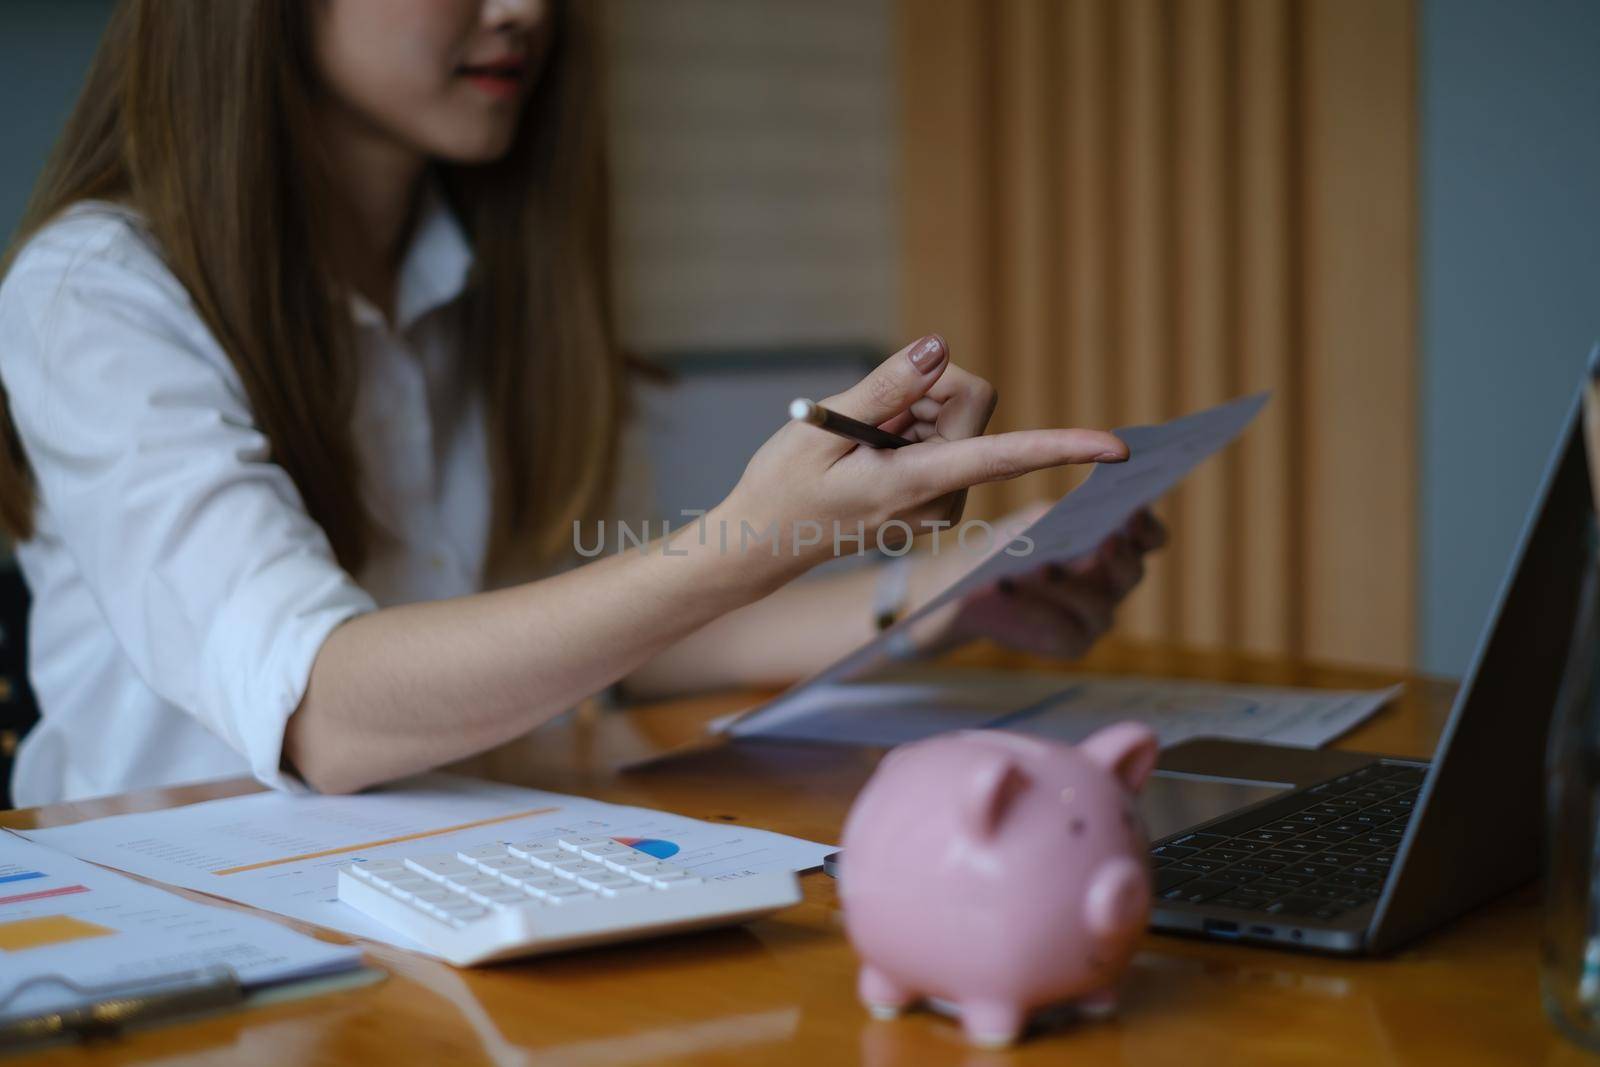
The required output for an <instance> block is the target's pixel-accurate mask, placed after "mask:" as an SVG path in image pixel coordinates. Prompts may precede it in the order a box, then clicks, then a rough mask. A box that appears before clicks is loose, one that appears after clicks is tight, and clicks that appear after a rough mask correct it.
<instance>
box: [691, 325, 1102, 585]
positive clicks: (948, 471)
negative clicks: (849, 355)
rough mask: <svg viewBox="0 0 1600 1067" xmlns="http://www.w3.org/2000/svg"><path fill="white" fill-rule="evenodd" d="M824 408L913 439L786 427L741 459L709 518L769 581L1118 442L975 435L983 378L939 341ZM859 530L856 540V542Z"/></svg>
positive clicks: (1078, 436)
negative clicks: (892, 443)
mask: <svg viewBox="0 0 1600 1067" xmlns="http://www.w3.org/2000/svg"><path fill="white" fill-rule="evenodd" d="M823 403H824V405H825V406H826V407H829V408H831V409H833V410H834V411H837V412H839V413H840V414H843V415H848V416H850V417H851V418H854V419H858V420H860V421H862V422H866V423H871V424H873V425H877V426H882V427H883V428H884V429H886V430H888V431H890V432H891V433H898V434H901V435H902V436H905V437H907V438H909V439H910V440H912V441H914V442H916V443H915V444H912V445H909V446H907V447H904V448H898V449H882V450H880V449H874V448H868V447H865V446H862V445H857V444H855V443H854V442H851V441H847V440H844V439H842V438H839V437H836V436H834V435H833V434H830V433H826V432H824V431H822V430H818V429H817V428H815V427H813V426H807V425H802V424H798V423H790V424H789V425H786V426H784V427H783V428H782V429H780V430H779V431H778V432H777V433H775V434H773V435H772V437H771V438H770V439H768V441H767V442H766V444H764V445H763V446H762V447H761V449H760V450H759V451H758V452H757V453H756V454H755V456H754V457H752V458H751V460H750V463H749V465H748V466H747V467H746V468H745V472H744V475H743V477H741V478H740V479H739V484H738V485H736V486H735V487H734V489H733V491H732V492H731V493H729V495H728V498H727V499H726V500H725V501H723V503H722V504H720V505H719V506H718V507H717V508H716V509H715V510H714V511H713V512H712V513H711V514H710V515H709V516H708V518H710V519H711V520H713V521H714V522H715V523H716V525H717V527H718V529H717V532H716V533H715V534H709V532H708V531H704V530H703V531H702V536H707V535H708V534H709V536H721V537H726V541H725V542H723V543H725V544H726V546H727V551H729V552H735V551H741V552H743V553H745V554H746V555H747V556H748V557H749V558H750V559H751V560H752V561H766V562H768V563H769V564H770V565H769V567H768V574H769V577H770V580H771V581H772V583H773V588H776V587H777V585H781V584H782V583H783V582H786V581H788V580H789V579H790V578H793V577H795V576H796V575H798V574H799V573H801V572H802V571H804V570H806V569H809V568H810V567H812V566H814V565H815V564H817V563H819V562H821V561H822V560H823V559H825V558H828V557H831V556H833V555H836V554H838V553H840V552H849V553H854V552H856V551H857V550H858V547H864V548H866V549H871V548H873V547H876V546H877V545H878V544H879V539H880V538H881V539H882V542H881V543H882V544H883V545H886V546H890V547H893V546H895V545H897V544H899V543H900V542H901V541H903V540H904V538H905V536H907V535H908V534H916V533H922V532H924V531H925V530H926V529H931V528H932V527H931V526H924V524H925V523H939V524H942V523H946V522H949V523H954V522H958V521H959V520H960V518H961V510H962V507H963V504H964V501H965V490H966V488H967V487H968V486H971V485H977V484H978V483H980V482H992V481H1000V480H1003V479H1007V478H1015V477H1017V476H1018V475H1022V474H1027V473H1029V472H1030V471H1036V470H1042V469H1044V468H1047V467H1057V466H1062V465H1064V464H1068V463H1119V462H1121V461H1123V460H1125V459H1127V458H1128V449H1127V446H1126V445H1125V444H1123V443H1122V441H1120V440H1119V439H1118V438H1116V437H1114V436H1113V435H1111V434H1109V433H1105V432H1103V431H1099V430H1021V431H1017V432H1013V433H1003V434H993V435H989V436H983V430H984V428H985V427H986V426H987V425H988V422H989V416H990V415H991V414H992V413H993V411H994V406H995V391H994V388H993V386H991V385H990V384H989V383H988V382H986V381H984V380H983V379H981V378H979V377H977V376H976V375H973V374H970V373H968V372H966V371H963V370H961V369H960V368H958V367H956V366H954V365H953V364H952V363H951V362H950V354H949V352H948V350H947V349H946V346H945V343H944V340H943V338H941V337H939V336H938V335H937V334H934V335H930V336H928V337H924V338H922V339H921V340H919V341H917V342H915V343H914V344H912V345H909V346H907V347H906V348H904V349H902V350H901V351H899V352H897V353H895V354H894V355H893V356H891V357H889V358H888V359H887V360H885V361H884V362H883V363H882V364H880V365H879V366H878V367H877V368H876V369H875V370H873V372H872V373H871V374H869V375H868V376H867V377H866V378H864V379H862V380H861V381H860V382H859V383H858V384H856V385H855V386H854V387H852V388H851V389H849V390H848V391H846V392H844V393H840V394H839V395H838V396H834V397H829V398H828V399H827V400H825V401H823ZM858 538H859V540H858Z"/></svg>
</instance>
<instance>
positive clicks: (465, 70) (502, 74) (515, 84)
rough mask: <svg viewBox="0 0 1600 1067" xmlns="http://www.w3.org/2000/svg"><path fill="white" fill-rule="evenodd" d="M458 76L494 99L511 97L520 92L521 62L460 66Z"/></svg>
mask: <svg viewBox="0 0 1600 1067" xmlns="http://www.w3.org/2000/svg"><path fill="white" fill-rule="evenodd" d="M459 73H460V76H461V77H463V78H465V79H466V80H467V81H468V82H469V83H471V84H472V85H473V86H474V87H476V88H477V89H478V91H480V92H482V93H483V94H484V95H486V96H489V97H492V98H494V99H496V100H509V99H513V98H515V97H517V96H519V95H521V93H522V73H523V65H522V63H521V62H520V61H519V62H515V63H495V64H485V65H483V66H473V67H462V68H461V69H460V72H459Z"/></svg>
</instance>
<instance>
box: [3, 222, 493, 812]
mask: <svg viewBox="0 0 1600 1067" xmlns="http://www.w3.org/2000/svg"><path fill="white" fill-rule="evenodd" d="M470 265H471V253H470V250H469V247H468V244H467V241H466V239H465V237H464V235H463V234H462V232H461V230H460V228H459V226H458V225H457V223H456V220H455V219H454V217H453V216H452V215H451V213H450V212H449V210H448V209H447V208H446V207H445V206H444V205H443V203H442V201H440V200H439V199H438V198H437V197H436V196H433V195H431V194H430V196H429V198H428V199H427V201H426V204H425V208H424V210H423V211H422V213H421V214H420V216H419V219H418V223H417V228H416V231H415V234H414V237H413V239H412V242H411V245H410V247H409V249H408V250H407V252H406V255H405V257H404V260H403V265H402V268H401V271H400V274H399V279H398V282H399V284H398V291H397V298H398V299H397V303H396V317H395V322H394V324H393V326H392V327H391V325H390V324H389V323H388V322H386V321H385V319H384V317H383V316H382V315H381V314H379V313H378V312H377V311H376V310H374V309H373V308H372V307H371V306H370V305H366V304H363V303H362V302H360V301H357V302H356V306H355V309H354V317H355V321H356V331H357V343H358V346H359V354H360V358H361V361H362V379H361V386H360V391H359V402H358V409H357V412H356V424H355V427H354V429H355V440H356V441H357V442H358V447H359V450H360V459H361V463H362V474H363V478H364V484H363V485H362V487H361V491H362V492H363V494H364V500H365V503H366V505H367V507H368V509H369V511H370V513H371V514H372V516H373V518H374V520H375V521H376V523H377V525H378V527H379V530H380V536H378V537H377V538H375V541H376V543H375V544H374V546H373V551H372V555H371V560H370V562H369V563H367V565H366V566H365V568H364V570H363V571H362V573H361V574H360V575H358V576H355V577H352V576H351V575H349V574H347V573H346V572H345V571H344V570H343V569H341V568H340V566H339V564H338V562H337V561H336V560H335V559H334V556H333V553H332V550H331V549H330V547H329V545H328V542H327V539H326V537H325V536H324V535H323V532H322V530H321V528H320V527H318V526H317V524H316V523H315V522H313V521H312V519H311V518H310V516H309V515H308V514H307V513H306V510H305V507H304V505H303V503H302V501H301V498H300V494H299V493H298V492H297V491H296V489H295V487H294V484H293V482H292V481H291V480H290V479H289V477H288V475H287V474H286V473H285V472H284V470H283V469H282V468H281V467H279V466H277V465H276V464H275V463H273V462H272V461H271V459H270V458H269V451H268V445H267V439H266V437H265V436H264V435H263V434H262V433H261V432H260V430H258V429H257V428H256V425H255V422H254V419H253V418H252V416H251V411H250V406H249V403H248V401H247V398H246V395H245V391H244V387H243V385H242V384H241V382H240V380H239V377H238V375H237V373H236V372H235V371H234V368H233V366H232V364H231V363H230V362H229V361H228V358H227V355H226V354H225V353H224V352H223V350H222V349H221V347H219V346H218V344H217V342H216V340H215V339H214V338H213V337H212V335H211V333H210V331H209V330H208V329H207V328H206V326H205V324H204V323H203V322H202V320H201V319H200V317H199V316H198V315H197V314H196V313H195V311H194V308H193V305H192V304H191V302H190V299H189V296H188V294H187V292H186V291H185V290H184V288H183V287H182V285H180V284H179V282H178V281H177V279H176V278H174V277H173V275H172V274H171V272H170V271H168V270H167V268H166V267H165V265H164V264H163V262H162V259H161V256H160V254H159V252H158V251H157V249H156V247H155V245H154V243H153V241H152V239H151V238H150V237H149V235H148V234H147V233H146V232H145V231H143V230H142V229H141V227H140V223H139V219H138V216H137V215H135V214H134V213H132V212H130V211H128V210H126V209H123V208H119V207H116V206H113V205H109V204H104V203H86V204H80V205H78V206H77V207H75V208H73V209H72V210H71V211H69V212H67V213H66V214H65V215H63V216H62V217H61V218H60V219H58V220H56V221H54V222H53V223H51V224H50V225H49V226H47V227H46V228H45V229H43V230H42V231H41V232H40V233H39V234H38V235H36V236H35V237H34V238H33V239H32V240H31V241H29V243H28V244H27V246H26V248H25V249H24V250H23V251H22V253H21V255H20V256H19V257H18V258H17V260H16V261H15V264H14V265H13V267H12V269H11V271H10V273H9V274H8V275H7V276H6V277H5V279H4V282H3V284H0V379H3V381H4V384H5V388H6V391H7V393H8V394H9V397H10V405H11V414H12V417H13V418H14V420H15V421H16V425H17V430H18V432H19V434H20V435H21V439H22V443H23V446H24V449H25V451H26V453H27V456H28V459H29V462H30V463H31V465H32V467H33V472H34V475H35V477H36V480H37V485H38V488H39V508H38V512H37V532H36V534H35V536H34V537H33V538H32V539H31V540H29V541H28V542H27V543H25V544H21V545H18V546H17V547H16V553H17V559H18V562H19V564H20V565H21V567H22V571H23V575H24V577H25V578H26V579H27V583H28V586H29V588H30V589H31V590H32V594H33V609H32V617H31V619H30V621H29V626H30V629H29V637H30V645H31V647H30V655H29V672H30V676H31V679H32V682H33V686H34V689H35V691H36V693H37V695H38V698H39V704H40V708H41V711H42V713H43V721H42V722H40V723H39V724H38V726H36V727H35V728H34V729H33V730H32V731H31V732H30V733H29V734H28V736H27V738H26V739H25V740H24V742H23V744H22V749H21V752H20V754H19V756H18V762H17V768H16V777H15V781H14V783H13V785H14V793H15V796H16V798H17V801H18V803H21V804H30V805H31V804H42V803H47V802H51V801H58V800H70V799H74V798H78V797H86V796H94V795H102V794H107V793H115V792H120V791H124V790H128V789H134V788H139V787H143V786H153V785H165V784H170V783H175V782H184V781H194V780H199V779H206V778H217V777H224V776H231V775H239V774H253V775H254V776H255V777H257V778H258V779H260V780H261V781H263V782H265V783H268V784H270V785H275V786H278V787H280V788H294V787H296V783H295V782H293V780H292V779H290V778H289V777H288V776H286V775H285V774H284V773H283V772H282V770H281V768H280V761H281V751H282V746H283V732H284V725H285V723H286V722H287V720H288V718H289V716H290V714H291V713H292V712H293V711H294V709H295V708H296V706H297V705H298V704H299V702H300V699H301V696H302V694H303V693H304V691H305V687H306V682H307V679H308V677H309V675H310V671H311V664H312V661H313V660H314V659H315V657H316V655H317V651H318V649H319V648H320V647H321V645H322V642H323V640H324V638H326V637H327V635H328V633H329V632H330V631H331V630H332V629H333V628H334V627H335V626H337V625H338V624H339V623H341V622H343V621H344V620H346V619H348V618H350V617H351V616H352V615H355V614H357V613H358V612H363V611H368V610H371V609H372V608H374V607H375V606H377V605H388V604H396V603H403V602H407V601H416V600H423V599H432V598H439V597H448V596H456V595H460V594H464V593H468V592H472V591H475V590H477V589H479V588H480V587H481V585H482V579H483V565H484V550H485V545H486V542H487V531H488V521H489V500H490V492H489V485H488V477H489V474H488V469H489V468H488V463H487V459H486V448H485V440H484V419H483V413H482V411H481V407H480V399H479V397H478V396H477V395H476V393H475V391H472V390H470V389H469V388H468V387H467V386H466V384H465V378H466V376H465V375H463V374H461V373H460V372H459V369H458V366H457V361H458V357H459V355H460V351H459V348H460V334H459V329H458V323H457V318H458V315H457V311H458V304H457V300H456V298H457V297H458V296H459V295H460V293H461V291H462V287H463V285H464V283H465V280H466V276H467V272H468V269H469V267H470Z"/></svg>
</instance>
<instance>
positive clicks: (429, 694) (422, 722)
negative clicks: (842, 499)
mask: <svg viewBox="0 0 1600 1067" xmlns="http://www.w3.org/2000/svg"><path fill="white" fill-rule="evenodd" d="M692 529H693V528H692V527H686V528H685V529H684V530H679V531H677V532H676V533H674V534H673V535H672V537H671V538H670V541H669V543H668V545H667V553H664V552H663V551H662V545H661V543H660V542H658V543H656V544H655V545H653V546H651V548H650V550H649V551H648V552H645V553H640V552H634V551H630V552H626V553H623V554H620V555H616V556H610V557H607V558H605V559H601V560H597V561H595V562H594V563H592V564H589V565H587V566H584V567H581V568H578V569H577V570H574V571H571V572H568V573H566V574H562V575H558V576H556V577H553V578H548V579H545V580H543V581H539V582H533V583H530V584H528V585H523V586H518V587H515V588H512V589H505V590H499V591H496V592H490V593H479V594H476V595H473V596H465V597H457V598H454V599H451V600H442V601H435V602H431V603H421V604H409V605H404V606H400V607H393V608H385V609H382V610H380V611H376V612H372V613H370V614H367V615H361V616H357V617H356V618H353V619H351V620H350V621H348V622H346V623H345V624H343V625H342V626H340V627H339V628H337V629H336V630H334V631H333V633H331V634H330V635H329V636H328V639H327V640H326V641H325V642H324V643H323V646H322V649H321V651H320V652H319V653H318V655H317V659H316V662H315V664H314V665H313V667H312V671H311V678H310V683H309V685H308V686H307V689H306V693H305V696H304V698H303V700H302V701H301V703H300V706H299V707H298V708H297V709H296V711H295V713H294V715H293V716H291V717H290V720H289V724H288V729H287V731H286V734H285V738H284V754H285V758H286V760H287V761H288V763H289V764H290V765H291V766H292V767H293V769H294V770H295V771H296V772H297V773H299V774H300V775H301V776H302V777H303V778H304V779H305V780H306V781H307V782H308V783H309V784H311V785H312V786H314V787H316V788H318V789H321V790H323V791H327V792H348V791H352V790H356V789H361V788H364V787H366V786H369V785H373V784H375V783H378V782H382V781H387V780H389V779H392V778H396V777H400V776H403V775H406V774H411V773H415V772H417V771H421V770H425V769H427V768H430V767H435V766H439V765H440V764H443V763H447V762H450V761H452V760H455V759H459V758H463V757H465V756H468V755H471V754H473V753H476V752H480V751H483V750H485V749H487V748H490V747H492V746H494V745H497V744H500V743H502V742H505V741H508V740H510V739H512V738H514V737H517V736H519V735H521V734H523V733H525V732H526V731H528V730H529V729H531V728H532V727H534V726H536V725H537V724H538V723H540V722H542V721H544V720H546V719H549V718H551V717H553V716H554V715H557V714H559V713H560V712H562V711H563V710H565V709H566V708H568V707H571V706H572V705H573V704H576V703H577V702H578V701H580V700H582V699H583V698H584V697H586V696H589V695H590V694H592V693H595V692H597V691H599V690H601V689H604V688H605V687H606V686H608V685H610V684H611V683H612V682H614V681H616V680H617V679H619V678H621V677H622V676H623V675H625V674H627V673H628V672H629V671H631V670H633V669H634V668H636V667H638V666H639V665H640V664H641V663H643V662H645V661H646V660H648V659H649V658H650V657H652V656H653V655H656V654H657V653H659V652H660V651H661V650H662V649H664V648H666V647H668V646H669V645H671V644H673V643H674V642H677V641H681V640H682V639H683V638H685V637H686V636H688V635H689V634H692V633H693V632H694V631H695V630H697V629H698V628H700V627H701V626H703V625H705V624H706V623H707V622H709V621H711V620H712V619H715V618H717V617H718V616H720V615H723V614H725V613H727V612H729V611H732V610H734V609H737V608H740V607H743V606H744V605H746V604H748V603H750V602H751V601H753V600H756V599H758V598H760V597H761V596H762V595H764V594H766V593H768V592H769V591H770V590H771V589H772V588H773V587H774V586H775V585H777V584H780V583H781V582H782V581H783V580H785V579H786V578H787V577H788V574H787V573H783V572H782V567H783V566H784V561H782V560H776V559H764V558H763V557H761V556H759V555H757V556H748V557H727V556H721V555H719V554H718V553H717V551H716V549H715V547H714V546H703V545H700V544H699V543H698V541H697V539H696V538H695V537H693V536H686V535H687V534H689V533H690V532H691V531H692ZM668 553H670V554H668Z"/></svg>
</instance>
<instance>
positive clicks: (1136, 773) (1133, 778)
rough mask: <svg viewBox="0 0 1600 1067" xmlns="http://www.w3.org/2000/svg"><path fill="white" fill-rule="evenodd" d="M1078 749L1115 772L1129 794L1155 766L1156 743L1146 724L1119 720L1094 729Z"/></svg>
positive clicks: (1142, 785) (1139, 785)
mask: <svg viewBox="0 0 1600 1067" xmlns="http://www.w3.org/2000/svg"><path fill="white" fill-rule="evenodd" d="M1078 750H1079V751H1080V752H1082V753H1083V754H1084V755H1086V756H1088V757H1089V758H1090V759H1091V760H1093V761H1094V762H1096V763H1098V764H1099V765H1100V766H1102V767H1104V768H1105V769H1106V770H1108V771H1110V772H1111V773H1112V774H1114V775H1116V777H1117V780H1118V781H1120V782H1121V783H1122V784H1123V786H1124V787H1125V788H1126V789H1127V790H1128V791H1129V792H1130V793H1137V792H1138V791H1139V790H1140V789H1143V788H1144V782H1145V779H1146V778H1149V777H1150V772H1151V771H1153V770H1155V769H1156V756H1157V755H1158V754H1159V745H1158V744H1157V743H1156V735H1155V733H1154V732H1153V731H1152V730H1151V729H1150V728H1149V727H1148V726H1141V725H1140V724H1138V723H1136V722H1119V723H1117V724H1116V725H1114V726H1107V727H1106V728H1105V729H1103V730H1097V731H1095V732H1094V733H1093V734H1091V735H1090V736H1089V737H1088V739H1086V740H1085V741H1084V742H1083V743H1082V744H1081V745H1079V746H1078Z"/></svg>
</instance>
